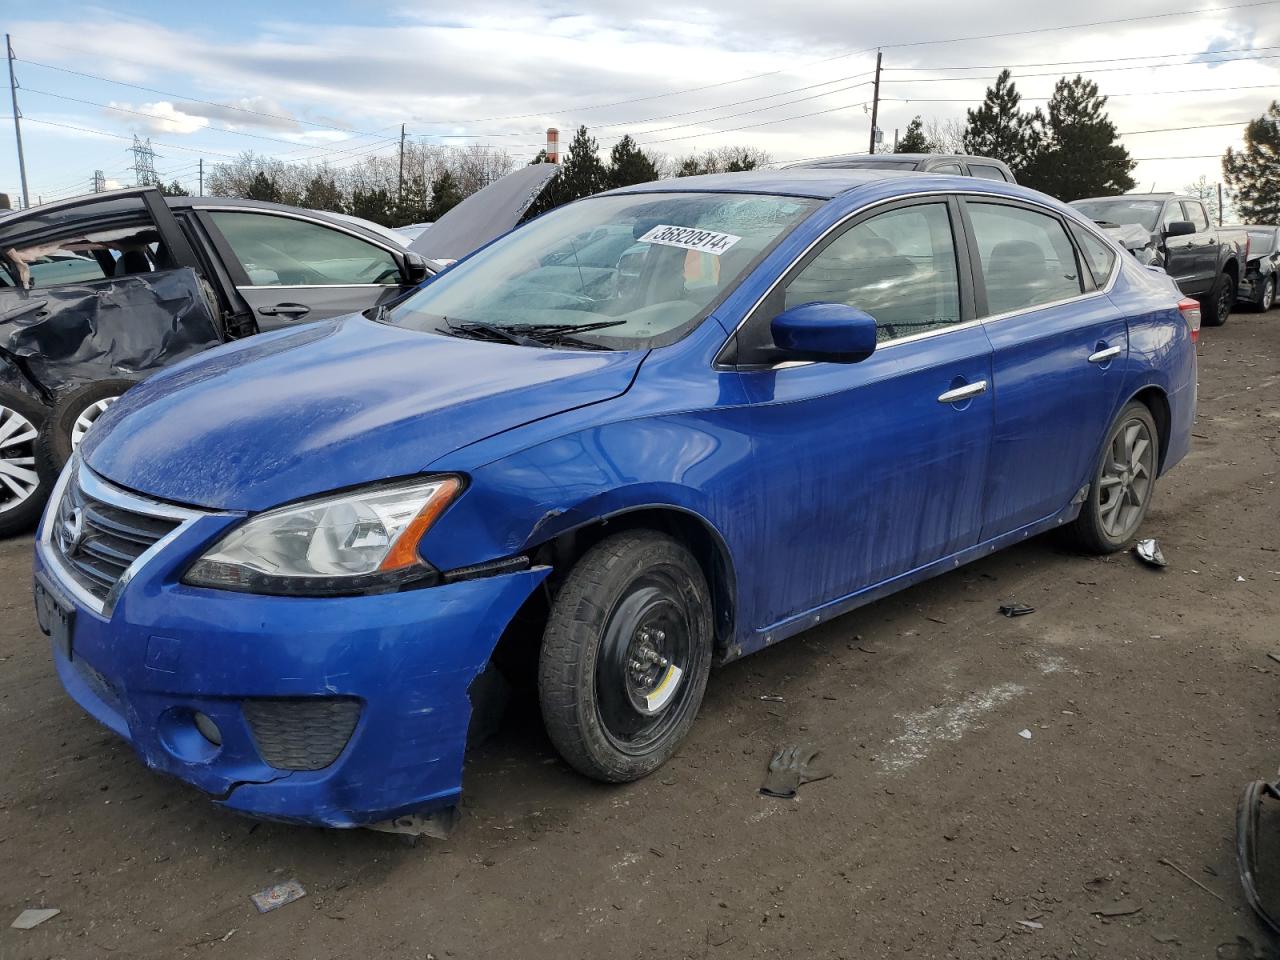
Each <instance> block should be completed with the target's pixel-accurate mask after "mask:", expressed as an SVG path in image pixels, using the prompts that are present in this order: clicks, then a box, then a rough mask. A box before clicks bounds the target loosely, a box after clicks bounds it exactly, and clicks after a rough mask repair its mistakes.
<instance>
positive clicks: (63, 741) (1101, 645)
mask: <svg viewBox="0 0 1280 960" xmlns="http://www.w3.org/2000/svg"><path fill="white" fill-rule="evenodd" d="M1200 378H1201V385H1200V421H1199V424H1198V426H1197V427H1196V436H1197V439H1196V441H1195V447H1194V451H1193V453H1192V454H1191V456H1190V457H1189V458H1188V459H1187V460H1186V461H1185V462H1184V463H1183V465H1182V466H1180V467H1179V468H1178V469H1177V470H1175V471H1174V472H1173V473H1172V474H1171V475H1170V476H1168V477H1167V478H1165V480H1164V481H1163V482H1162V483H1161V485H1160V488H1159V490H1158V493H1157V497H1156V503H1155V506H1154V508H1153V511H1152V514H1151V515H1150V516H1149V518H1148V520H1147V524H1146V527H1145V532H1146V534H1147V535H1148V536H1155V537H1158V538H1160V541H1161V543H1162V545H1163V549H1164V552H1165V554H1166V556H1167V557H1168V558H1169V561H1170V566H1169V568H1168V569H1167V570H1166V571H1164V572H1162V573H1160V572H1154V571H1152V570H1150V569H1147V568H1145V567H1143V566H1141V565H1140V564H1139V563H1138V562H1137V561H1136V560H1135V559H1134V558H1133V557H1132V556H1129V555H1124V554H1122V555H1119V556H1115V557H1111V558H1107V559H1103V560H1097V559H1089V558H1084V557H1080V556H1075V555H1072V554H1070V553H1067V552H1064V551H1063V550H1061V549H1060V548H1059V547H1058V546H1057V545H1056V544H1055V543H1054V542H1053V541H1052V540H1051V539H1040V540H1036V541H1033V542H1030V543H1026V544H1023V545H1021V546H1019V547H1017V548H1015V549H1011V550H1008V551H1005V552H1004V553H1002V554H998V555H996V556H993V557H991V558H989V559H986V560H984V561H981V562H979V563H976V564H973V565H971V566H968V567H965V568H962V569H960V570H958V571H956V572H954V573H951V574H949V575H947V576H944V577H941V578H939V579H937V580H934V581H932V582H930V583H926V584H924V585H921V586H918V587H916V588H914V589H911V590H909V591H906V592H905V593H902V594H899V595H898V596H896V597H893V598H890V599H888V600H886V601H883V602H880V603H877V604H874V605H872V606H870V607H867V608H865V609H863V610H861V611H858V612H856V613H854V614H851V615H849V616H847V617H845V618H843V619H840V620H838V621H834V622H832V623H829V624H827V625H825V626H823V627H821V628H819V629H816V630H814V631H813V632H811V633H808V634H805V635H803V636H800V637H797V638H795V639H793V640H791V641H789V642H788V643H786V644H783V645H781V646H779V647H777V648H774V649H771V650H768V651H765V652H763V653H760V654H758V655H756V656H754V657H750V658H748V659H746V660H744V661H740V662H738V663H736V664H733V665H731V666H729V667H727V668H725V669H723V670H721V671H719V672H718V673H716V674H714V675H713V676H712V681H711V689H710V692H709V694H708V699H707V702H706V704H705V706H704V707H703V710H702V715H701V717H700V718H699V721H698V724H697V726H696V728H695V731H694V735H693V737H692V738H691V739H690V741H689V742H688V743H687V745H686V746H685V747H684V748H683V749H682V750H681V751H680V753H679V755H678V756H677V757H676V758H675V759H674V760H673V761H672V762H671V763H670V764H669V765H668V766H666V767H665V768H664V769H663V770H662V771H660V772H659V773H658V774H657V775H655V776H654V777H652V778H650V779H648V780H646V781H643V782H641V783H637V784H632V785H628V786H622V787H605V786H601V785H598V784H593V783H589V782H587V781H585V780H583V779H581V778H580V777H578V776H576V775H575V774H573V773H572V772H571V771H570V770H569V769H568V768H567V767H566V766H565V765H564V764H562V763H561V762H560V761H559V760H558V759H556V758H555V755H554V753H553V752H552V750H551V747H550V745H549V743H548V742H547V740H546V738H545V736H544V735H543V734H542V732H541V729H540V726H539V724H538V722H537V718H536V713H534V712H533V710H532V708H531V707H530V706H529V705H528V704H524V705H518V706H516V707H515V708H514V710H513V714H512V716H511V717H510V718H509V722H508V724H507V726H506V728H505V729H504V730H503V732H502V733H501V734H500V735H499V736H498V737H497V738H496V739H495V740H494V741H492V742H491V743H489V744H488V745H486V746H485V747H484V748H482V749H481V750H480V751H479V752H478V754H477V756H476V757H475V758H474V759H473V761H472V762H471V764H470V765H469V767H468V772H467V805H466V811H465V817H464V819H463V821H462V824H461V826H460V827H459V829H458V830H457V832H456V833H455V834H454V836H453V838H452V839H451V840H449V841H447V842H438V841H424V842H421V843H419V844H418V845H417V846H416V847H411V846H409V845H408V844H406V843H404V842H402V841H401V840H400V839H399V838H396V837H390V836H385V835H379V834H374V833H371V832H368V831H354V832H327V831H322V830H308V829H300V828H295V827H286V826H279V825H274V824H266V823H263V824H258V823H255V822H253V821H250V820H247V819H242V818H240V817H238V816H235V815H232V814H230V813H226V812H223V811H221V810H219V809H217V808H216V807H214V806H213V804H211V803H210V802H208V801H207V800H206V799H205V798H204V797H203V796H201V795H199V794H197V793H196V792H194V791H193V790H191V789H188V788H187V787H185V786H183V785H181V784H179V783H176V782H173V781H169V780H166V779H162V778H161V777H159V776H157V775H155V774H152V773H150V772H148V771H147V770H146V769H144V768H143V767H142V765H141V764H140V763H139V762H138V761H137V760H135V759H134V757H133V755H132V753H131V752H130V751H129V750H128V749H127V748H126V747H125V746H123V745H122V744H121V743H120V742H118V741H117V740H116V739H115V738H114V737H113V736H112V735H111V734H109V733H108V732H107V731H106V730H105V729H103V728H101V727H99V726H98V725H97V724H95V723H94V722H93V721H91V720H90V719H88V718H87V717H86V716H85V715H84V714H83V713H82V712H81V711H80V709H79V708H78V707H76V706H75V704H73V703H72V702H71V701H70V700H69V699H67V698H66V697H65V696H64V695H63V693H62V690H61V688H60V686H59V685H58V683H57V680H56V679H55V677H54V674H53V670H52V667H51V664H50V662H49V653H48V650H47V647H46V645H45V642H44V640H43V638H42V637H41V636H40V634H39V631H38V630H37V628H36V625H35V618H34V615H33V614H32V612H31V604H30V587H29V577H30V572H29V571H30V565H29V560H28V557H29V554H30V551H31V541H30V539H29V538H23V539H19V540H11V541H8V542H4V543H0V731H2V734H0V736H2V739H0V744H2V745H3V746H2V748H0V864H3V870H2V871H0V960H14V958H27V957H32V958H37V957H38V958H43V957H107V956H112V957H130V958H135V957H136V958H166V960H168V958H175V957H189V956H191V957H205V956H208V957H213V958H217V957H227V958H238V957H244V956H251V957H268V956H269V957H297V958H310V957H317V958H318V957H351V956H356V955H363V956H368V957H378V956H387V957H397V958H398V957H414V958H425V957H428V956H434V957H481V956H486V957H487V956H495V957H504V958H505V957H519V958H543V957H546V958H556V960H567V958H578V957H592V958H610V957H619V958H622V957H626V958H631V957H655V958H659V957H660V958H664V960H669V958H674V957H732V958H739V957H755V956H761V957H764V956H771V957H772V956H788V955H789V956H803V957H815V958H825V957H849V958H859V960H861V958H869V957H895V958H896V957H903V956H906V955H910V956H912V957H917V956H918V957H1099V958H1104V957H1105V958H1120V957H1125V958H1137V957H1185V958H1204V957H1213V956H1214V954H1215V950H1216V949H1217V948H1218V946H1219V945H1220V944H1223V943H1224V942H1235V940H1236V938H1237V937H1238V936H1241V935H1243V936H1246V937H1248V938H1250V939H1251V940H1252V941H1253V942H1254V943H1255V944H1260V943H1261V942H1262V936H1261V934H1260V932H1259V928H1258V927H1257V925H1256V923H1255V922H1254V920H1253V918H1252V916H1251V914H1250V912H1249V910H1248V908H1247V907H1246V905H1245V904H1244V901H1243V898H1242V896H1241V894H1240V891H1239V886H1238V882H1237V880H1236V876H1235V868H1234V853H1233V833H1234V814H1235V801H1236V796H1237V793H1238V791H1239V789H1240V787H1241V786H1242V785H1243V783H1244V782H1246V781H1248V780H1251V779H1254V778H1257V777H1268V778H1269V777H1272V776H1274V773H1275V770H1276V767H1277V764H1278V763H1280V750H1278V749H1277V747H1278V744H1277V738H1276V720H1277V708H1278V707H1280V698H1278V697H1277V691H1278V689H1280V687H1278V685H1280V664H1278V663H1276V662H1275V661H1273V660H1270V659H1268V658H1267V656H1266V654H1267V653H1268V652H1269V651H1280V628H1278V626H1277V625H1278V624H1280V588H1278V587H1277V583H1280V553H1278V552H1277V548H1280V511H1278V510H1277V506H1278V491H1277V485H1276V481H1277V471H1278V470H1280V466H1278V463H1277V443H1278V435H1280V404H1277V399H1278V398H1280V312H1273V313H1271V314H1270V315H1267V316H1260V315H1258V314H1250V313H1240V314H1237V315H1236V316H1233V317H1232V318H1231V320H1230V321H1229V323H1228V325H1227V326H1226V327H1224V328H1222V329H1217V330H1206V331H1204V333H1203V335H1202V337H1201V346H1200ZM1241 577H1243V578H1244V580H1243V581H1241V580H1240V579H1239V578H1241ZM1011 601H1017V602H1021V603H1027V604H1031V605H1032V606H1034V607H1035V608H1036V612H1035V613H1034V614H1032V615H1030V616H1026V617H1020V618H1017V619H1006V618H1004V617H1001V616H999V615H998V614H997V612H996V608H997V607H998V606H999V605H1000V604H1001V603H1006V602H1011ZM764 695H776V696H781V697H783V698H784V700H783V702H774V701H771V700H762V699H761V697H762V696H764ZM1024 729H1025V730H1029V731H1030V732H1031V738H1030V739H1029V740H1028V739H1024V738H1023V737H1022V736H1020V735H1019V732H1020V731H1022V730H1024ZM796 740H810V741H812V742H813V743H815V744H818V745H820V746H821V748H822V751H823V755H824V758H825V759H826V761H827V762H828V764H829V766H830V767H831V769H832V770H833V771H834V776H833V777H832V778H831V779H829V780H825V781H821V782H817V783H812V784H809V785H806V786H805V787H803V788H801V792H800V796H799V798H798V799H797V800H793V801H783V800H772V799H766V798H763V797H761V796H759V795H758V793H757V788H758V786H759V784H760V782H761V779H762V776H763V772H764V768H765V765H766V763H767V762H768V759H769V756H770V753H771V752H772V750H773V748H774V746H775V745H778V744H781V743H785V742H794V741H796ZM1276 845H1277V846H1280V843H1277V844H1276ZM1162 860H1165V861H1168V862H1169V863H1171V864H1175V865H1177V866H1178V867H1180V868H1181V869H1182V870H1184V871H1186V873H1188V874H1190V875H1191V876H1192V877H1194V878H1195V879H1196V880H1197V881H1199V883H1200V884H1203V887H1201V886H1198V885H1197V884H1196V883H1193V882H1192V881H1191V880H1189V879H1187V878H1186V877H1184V876H1183V875H1182V874H1180V873H1178V872H1177V871H1175V870H1174V869H1173V867H1171V866H1168V865H1166V864H1165V863H1162V862H1161V861H1162ZM1267 860H1268V863H1269V864H1271V865H1272V866H1273V867H1274V868H1275V869H1276V870H1277V872H1278V873H1280V857H1274V856H1271V855H1269V856H1268V858H1267ZM295 877H296V878H297V879H298V880H299V881H301V883H302V884H303V885H304V886H305V887H306V889H307V891H308V895H307V897H306V898H305V899H303V900H301V901H299V902H297V903H293V904H290V905H288V906H285V907H283V908H282V909H280V910H278V911H276V912H273V913H269V914H265V915H259V914H258V913H257V912H256V911H255V909H254V907H253V905H252V904H251V903H250V901H249V894H251V893H253V892H255V891H257V890H259V889H261V888H263V887H265V886H267V885H269V884H271V883H274V882H278V881H281V880H286V879H290V878H295ZM1204 888H1208V891H1211V892H1207V891H1206V889H1204ZM1215 894H1216V895H1217V898H1215V896H1214V895H1215ZM1117 901H1120V902H1121V903H1120V904H1119V908H1120V909H1121V910H1122V911H1129V910H1131V909H1132V908H1135V907H1136V908H1139V909H1138V910H1137V912H1128V913H1127V915H1124V916H1116V917H1102V916H1098V912H1099V911H1102V910H1104V909H1106V908H1110V907H1115V906H1116V904H1117ZM39 906H49V907H57V908H60V909H61V911H62V913H61V914H60V915H59V916H57V917H55V918H54V919H52V920H50V921H48V922H46V923H45V924H43V925H42V926H40V927H38V928H36V929H34V930H30V931H25V932H24V931H18V930H12V929H9V928H8V924H9V923H10V921H11V920H12V919H13V918H14V917H15V916H16V915H17V914H18V912H19V911H21V910H22V909H23V908H25V907H39ZM1019 921H1028V922H1029V923H1027V924H1024V923H1020V922H1019ZM1036 925H1039V926H1036Z"/></svg>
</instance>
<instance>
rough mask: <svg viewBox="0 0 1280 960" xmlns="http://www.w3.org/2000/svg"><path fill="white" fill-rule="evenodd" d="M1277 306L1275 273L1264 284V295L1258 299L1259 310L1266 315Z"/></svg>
mask: <svg viewBox="0 0 1280 960" xmlns="http://www.w3.org/2000/svg"><path fill="white" fill-rule="evenodd" d="M1275 304H1276V275H1275V274H1274V273H1273V274H1272V275H1271V276H1269V277H1267V279H1266V280H1264V281H1263V283H1262V295H1261V296H1259V297H1258V309H1259V310H1260V311H1261V312H1263V313H1266V312H1267V311H1268V310H1270V309H1271V308H1272V307H1274V306H1275Z"/></svg>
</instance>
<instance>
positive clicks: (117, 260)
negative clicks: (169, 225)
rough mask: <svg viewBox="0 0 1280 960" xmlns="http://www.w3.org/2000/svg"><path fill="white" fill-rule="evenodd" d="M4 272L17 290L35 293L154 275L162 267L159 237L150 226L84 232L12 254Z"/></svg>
mask: <svg viewBox="0 0 1280 960" xmlns="http://www.w3.org/2000/svg"><path fill="white" fill-rule="evenodd" d="M5 260H6V262H5V269H6V271H7V273H8V274H9V277H10V278H11V279H12V280H13V281H14V285H15V286H23V287H28V288H31V289H41V288H45V287H54V286H59V285H62V284H68V283H89V282H91V281H94V280H104V279H106V278H108V277H123V276H128V275H129V274H134V273H151V272H152V271H154V270H157V269H159V267H160V237H159V234H158V233H157V232H156V230H155V228H154V227H152V226H149V225H148V226H144V225H137V226H125V227H113V228H111V229H107V230H92V229H89V230H85V231H83V232H81V233H77V234H74V235H72V236H69V237H63V238H62V239H59V240H44V241H38V242H36V243H29V244H26V245H24V246H21V247H17V248H15V249H13V250H10V251H8V256H7V257H6V258H5Z"/></svg>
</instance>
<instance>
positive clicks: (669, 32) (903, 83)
mask: <svg viewBox="0 0 1280 960" xmlns="http://www.w3.org/2000/svg"><path fill="white" fill-rule="evenodd" d="M1227 7H1233V8H1234V9H1225V8H1227ZM6 8H7V12H9V13H10V14H11V16H10V17H8V18H7V22H5V23H4V24H3V26H4V29H5V30H7V31H9V32H11V34H12V37H13V47H14V52H15V55H16V56H17V57H18V62H17V64H16V68H17V73H18V80H19V83H20V85H21V87H22V90H21V91H20V93H19V96H20V106H21V109H22V112H23V114H24V116H25V118H26V120H25V122H24V125H23V135H24V139H25V143H26V153H27V173H28V180H29V183H30V187H31V192H32V194H33V199H34V195H39V196H42V197H43V198H44V199H45V200H49V199H53V198H57V197H64V196H71V195H74V194H76V193H81V192H85V191H87V190H88V189H90V187H91V184H92V177H93V173H94V171H95V170H102V171H103V173H104V175H105V176H106V178H107V180H108V182H109V183H110V184H113V185H125V184H131V183H132V182H133V171H132V161H133V156H132V153H131V152H130V149H129V148H130V143H131V141H132V139H133V136H134V134H140V135H142V136H144V137H150V138H151V139H152V141H153V146H154V149H155V152H156V161H155V166H156V169H157V171H158V172H159V173H160V174H161V175H162V176H164V178H165V179H166V180H170V179H174V178H176V179H179V180H180V181H182V182H183V183H186V184H189V185H190V186H191V187H193V188H194V186H195V175H196V168H197V164H198V162H199V161H200V160H201V159H202V158H203V160H204V162H205V164H206V166H207V165H209V164H212V163H216V162H218V161H219V160H220V159H225V158H227V157H230V156H234V155H236V154H238V153H239V152H241V151H244V150H253V151H255V152H259V153H265V154H269V155H272V156H277V157H280V158H281V159H286V160H288V159H300V160H308V159H309V160H319V159H325V160H328V161H329V162H331V163H332V164H334V165H339V166H341V165H344V164H348V163H354V162H357V161H358V160H359V158H360V157H362V156H367V155H371V154H374V153H391V152H392V151H394V149H395V140H396V138H397V137H398V136H399V130H400V124H401V123H404V124H406V125H407V130H408V133H409V135H410V136H413V137H417V138H422V139H424V140H427V141H434V142H441V143H451V144H467V143H479V144H487V145H491V146H494V147H501V148H504V149H506V150H508V151H509V152H510V153H511V154H512V155H513V156H515V157H516V158H517V159H525V158H527V157H531V156H532V155H533V154H534V153H536V151H537V149H538V147H539V146H540V145H541V144H542V142H543V140H544V131H545V130H546V128H547V127H548V126H557V127H559V128H560V129H561V130H562V131H566V133H565V134H562V139H564V140H567V139H568V137H567V131H570V130H571V129H572V128H574V127H576V126H577V125H578V124H586V125H588V127H590V128H591V130H592V132H593V133H594V134H595V135H596V136H597V137H598V138H599V140H600V143H601V146H602V147H603V148H606V149H607V148H608V146H609V145H610V144H611V143H612V142H613V140H614V139H615V138H617V137H619V136H621V135H622V133H624V132H629V133H631V134H633V135H634V136H635V138H636V139H637V140H638V141H639V142H640V143H641V144H642V145H646V146H647V147H648V148H649V149H652V150H655V151H661V152H663V153H667V154H670V155H673V156H679V155H683V154H687V153H691V152H694V151H699V150H702V149H705V148H708V147H714V146H718V145H723V144H738V143H745V144H751V145H754V146H757V147H760V148H763V149H765V150H767V151H768V152H769V153H770V154H772V155H773V157H774V158H775V159H776V160H777V161H787V160H794V159H800V158H804V157H813V156H822V155H829V154H833V153H843V152H854V151H863V150H866V148H867V140H868V129H869V125H870V117H869V115H868V111H867V107H866V103H867V101H869V99H870V97H871V86H870V83H869V81H870V73H869V71H870V70H871V69H872V68H873V67H874V64H875V52H874V51H875V48H876V47H880V48H882V50H883V56H884V74H883V84H882V88H881V97H882V103H881V114H880V117H881V119H880V126H881V128H882V129H883V130H885V131H886V136H887V138H888V139H889V140H890V141H891V140H892V137H893V131H894V129H895V128H898V129H902V128H905V127H906V125H907V123H908V122H909V121H910V119H911V118H912V116H914V115H916V114H921V115H923V116H924V117H925V118H926V119H928V118H938V119H940V120H947V119H951V118H956V119H960V120H963V118H964V113H965V109H966V107H968V106H972V105H974V104H976V103H977V102H978V101H980V100H981V98H982V95H983V91H984V89H985V87H986V86H987V84H989V83H990V82H991V81H992V80H993V79H994V77H995V75H996V73H997V72H998V71H999V69H1000V68H1001V67H1002V66H1009V67H1011V68H1012V69H1013V72H1014V74H1015V77H1016V79H1017V83H1018V87H1019V89H1020V90H1021V91H1022V93H1023V95H1024V97H1025V98H1026V99H1027V101H1028V102H1029V104H1030V105H1034V104H1037V103H1040V104H1042V103H1043V101H1044V99H1045V98H1047V97H1048V95H1049V93H1050V92H1051V90H1052V88H1053V83H1054V80H1055V79H1056V78H1057V77H1058V76H1060V75H1061V74H1063V73H1070V74H1074V73H1076V72H1084V73H1087V74H1088V75H1090V76H1091V77H1093V79H1095V80H1096V81H1097V82H1098V84H1099V85H1100V87H1101V88H1102V91H1103V93H1106V94H1109V95H1110V96H1111V97H1112V100H1111V102H1110V104H1109V110H1110V113H1111V116H1112V118H1113V119H1114V120H1115V121H1116V123H1117V125H1118V128H1119V129H1120V131H1122V132H1123V133H1124V134H1125V136H1124V141H1125V143H1126V145H1127V146H1128V147H1129V150H1130V153H1131V155H1132V156H1134V157H1135V158H1142V159H1141V162H1140V163H1139V164H1138V168H1137V171H1136V173H1135V177H1136V179H1137V180H1138V181H1139V183H1140V184H1141V189H1151V188H1155V189H1158V190H1168V189H1175V190H1176V189H1181V188H1182V187H1183V186H1184V185H1185V184H1187V183H1189V182H1190V181H1192V180H1194V179H1196V178H1197V177H1199V176H1200V175H1202V174H1203V175H1205V176H1206V177H1207V178H1208V179H1209V180H1210V181H1217V180H1218V179H1220V177H1221V173H1220V166H1219V163H1218V161H1217V157H1218V156H1219V155H1220V154H1221V153H1222V151H1223V150H1224V149H1225V148H1226V147H1227V146H1229V145H1232V144H1238V143H1239V142H1240V136H1241V131H1242V128H1243V122H1244V121H1246V120H1247V119H1249V118H1250V117H1253V116H1257V115H1259V114H1261V113H1262V111H1263V110H1264V109H1265V107H1266V105H1267V104H1268V103H1269V102H1270V101H1271V100H1272V99H1274V98H1277V97H1280V2H1277V0H1272V2H1266V3H1259V2H1257V0H1253V2H1250V3H1249V4H1248V5H1247V6H1241V5H1240V0H1130V2H1128V3H1125V4H1116V3H1114V2H1111V0H1079V2H1076V3H1072V4H1063V3H1050V2H1048V0H1028V2H1026V3H1023V4H1020V5H1013V4H1009V3H1007V2H1004V0H970V2H968V3H965V4H940V3H923V2H919V0H903V2H900V3H892V4H890V3H883V4H874V5H873V4H868V3H850V2H848V0H809V2H802V3H786V4H780V3H777V2H776V0H733V2H723V0H721V2H716V3H709V2H703V0H647V2H646V3H644V4H637V3H635V2H634V0H580V2H579V3H578V4H576V5H564V4H561V3H559V2H555V0H520V2H515V0H468V2H466V3H464V4H459V5H457V6H456V8H453V9H451V8H450V6H449V5H447V4H444V3H440V2H437V3H433V4H425V3H402V4H397V3H395V2H389V3H383V4H370V3H365V2H357V0H307V2H297V0H275V2H271V3H263V2H261V0H255V2H248V0H216V2H211V0H203V2H200V3H198V4H197V3H190V2H188V3H177V4H175V3H173V2H172V0H159V2H157V0H135V2H132V3H129V4H114V5H111V6H104V5H97V4H89V3H75V2H61V3H56V4H46V5H41V4H22V5H19V4H17V3H9V4H6ZM126 8H127V12H124V11H125V10H126ZM46 10H47V11H48V14H47V16H46V17H44V18H42V17H41V14H43V13H44V11H46ZM1194 10H1199V11H1200V12H1196V13H1191V14H1186V12H1187V11H1194ZM1171 14H1186V15H1171ZM1119 18H1126V19H1128V20H1130V21H1131V22H1125V23H1118V22H1114V21H1116V20H1117V19H1119ZM1102 21H1112V22H1107V23H1103V22H1102ZM1082 24H1093V25H1089V26H1077V25H1082ZM1056 27H1072V28H1071V29H1045V28H1056ZM1031 31H1038V32H1031ZM8 114H9V111H8V109H7V105H6V109H5V110H4V115H5V116H6V118H7V117H8ZM1210 125H1214V126H1210ZM1168 128H1194V129H1176V130H1168ZM1152 130H1157V131H1159V130H1167V132H1154V133H1144V132H1143V131H1152ZM0 190H2V191H6V192H9V193H11V194H14V195H16V194H17V193H18V169H17V156H16V151H15V149H14V147H13V135H12V123H11V121H9V120H7V119H6V121H5V122H4V123H3V125H2V126H0Z"/></svg>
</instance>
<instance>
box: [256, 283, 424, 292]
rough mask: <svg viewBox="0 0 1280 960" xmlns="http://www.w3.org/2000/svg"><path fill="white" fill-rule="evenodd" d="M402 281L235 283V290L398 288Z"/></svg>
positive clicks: (401, 285)
mask: <svg viewBox="0 0 1280 960" xmlns="http://www.w3.org/2000/svg"><path fill="white" fill-rule="evenodd" d="M403 286H404V284H403V283H262V284H256V285H255V284H252V283H248V284H243V285H239V284H237V286H236V290H238V291H240V292H241V293H243V292H244V291H245V290H333V289H334V288H342V289H346V288H351V289H358V290H367V289H371V288H376V289H378V290H387V289H399V288H400V287H403Z"/></svg>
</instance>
